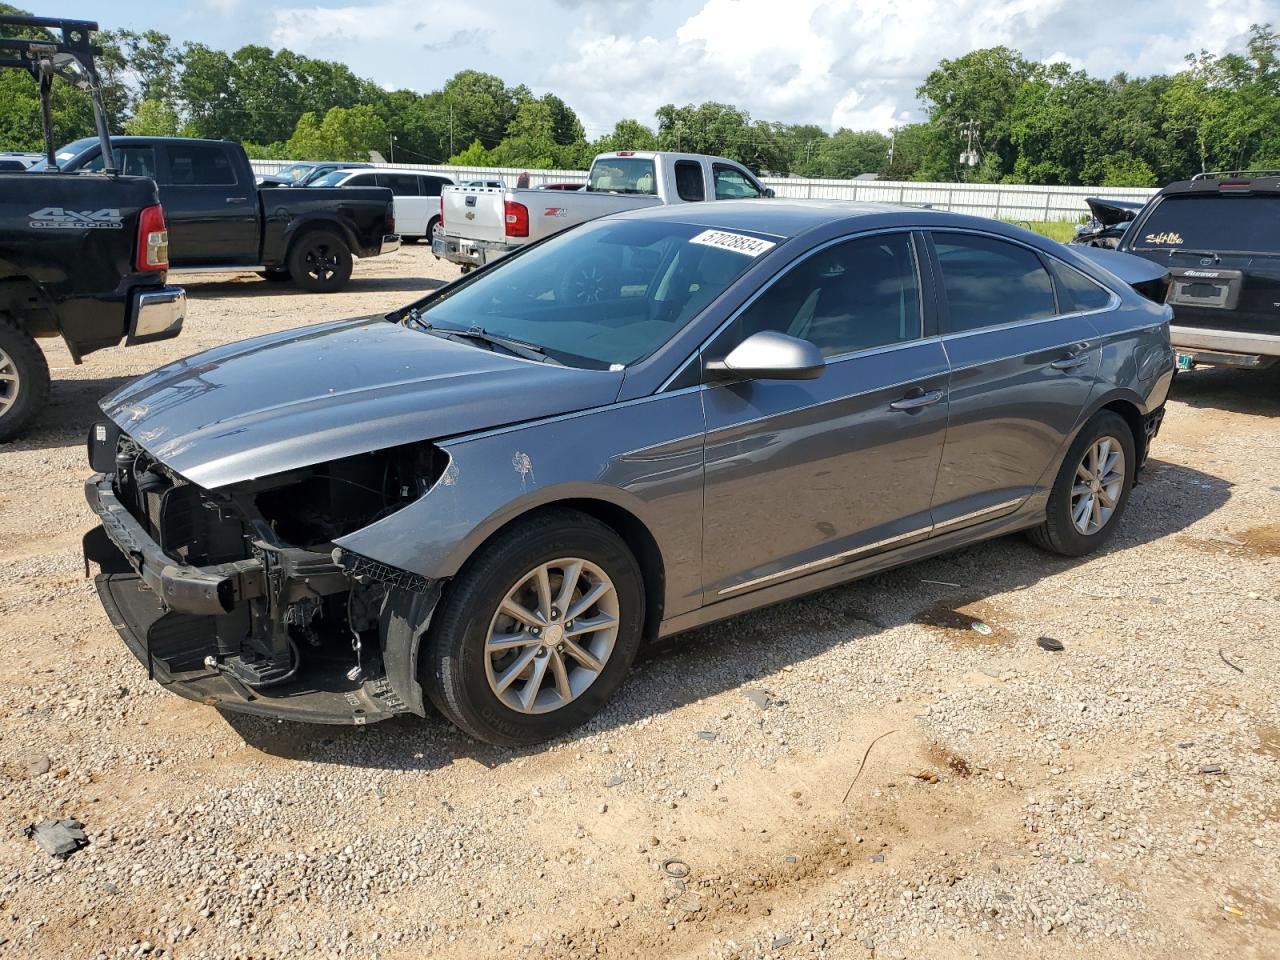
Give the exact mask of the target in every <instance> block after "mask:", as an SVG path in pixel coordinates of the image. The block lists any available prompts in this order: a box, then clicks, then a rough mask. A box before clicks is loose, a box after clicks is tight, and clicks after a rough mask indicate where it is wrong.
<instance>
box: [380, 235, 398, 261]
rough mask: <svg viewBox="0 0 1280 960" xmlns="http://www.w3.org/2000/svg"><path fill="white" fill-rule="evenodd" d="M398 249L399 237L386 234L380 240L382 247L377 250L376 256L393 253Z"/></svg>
mask: <svg viewBox="0 0 1280 960" xmlns="http://www.w3.org/2000/svg"><path fill="white" fill-rule="evenodd" d="M399 249H400V237H399V236H397V235H396V234H394V233H388V234H387V235H386V236H384V237H383V238H382V246H381V247H379V248H378V255H379V256H381V255H382V254H384V253H395V252H396V251H397V250H399Z"/></svg>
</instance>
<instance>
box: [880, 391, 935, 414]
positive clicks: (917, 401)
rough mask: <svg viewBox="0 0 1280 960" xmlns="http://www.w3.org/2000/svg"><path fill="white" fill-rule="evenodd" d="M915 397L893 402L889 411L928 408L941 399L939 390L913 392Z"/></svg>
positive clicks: (906, 397)
mask: <svg viewBox="0 0 1280 960" xmlns="http://www.w3.org/2000/svg"><path fill="white" fill-rule="evenodd" d="M913 393H915V396H910V395H908V396H905V397H903V398H902V399H901V400H895V401H893V403H891V404H889V409H890V410H919V409H920V408H921V407H929V406H932V405H933V404H935V403H937V402H938V401H939V400H941V399H942V397H943V393H942V391H941V390H930V391H929V392H928V393H925V392H924V391H923V390H921V391H919V392H915V391H913Z"/></svg>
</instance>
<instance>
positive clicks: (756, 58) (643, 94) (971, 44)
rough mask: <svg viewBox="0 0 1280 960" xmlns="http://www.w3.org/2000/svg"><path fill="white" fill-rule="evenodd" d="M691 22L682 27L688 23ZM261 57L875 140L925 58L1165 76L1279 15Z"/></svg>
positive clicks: (1118, 10) (415, 40)
mask: <svg viewBox="0 0 1280 960" xmlns="http://www.w3.org/2000/svg"><path fill="white" fill-rule="evenodd" d="M691 10H692V12H690V11H691ZM272 18H273V29H272V32H271V38H270V39H271V42H272V43H273V44H275V45H283V46H289V47H291V48H292V49H295V50H298V51H299V52H302V53H307V54H310V55H313V56H322V57H331V58H335V59H341V60H344V61H346V62H347V63H349V64H350V65H351V66H352V68H353V69H354V70H355V71H356V72H357V73H360V74H361V75H364V76H371V77H372V78H374V79H375V80H377V81H378V82H379V83H383V84H384V85H389V86H407V87H410V88H412V89H417V90H424V91H425V90H430V89H433V88H435V87H438V86H439V85H440V84H441V83H442V82H443V80H444V79H446V78H447V77H448V76H449V75H450V74H452V73H453V72H455V71H456V70H459V69H463V68H464V67H473V68H475V69H479V70H487V71H490V72H493V73H496V74H498V75H499V76H501V77H503V79H505V80H506V81H507V82H508V83H513V84H514V83H526V84H528V85H529V86H530V87H532V88H533V89H534V90H536V91H538V92H542V91H546V90H552V91H554V92H556V93H558V94H559V95H560V96H562V97H563V98H564V99H565V100H566V101H567V102H568V103H569V104H570V105H571V106H573V107H574V109H576V110H577V111H578V113H579V114H580V116H581V117H582V119H583V122H584V123H585V124H586V126H587V128H588V133H589V134H590V135H593V136H594V135H598V134H599V133H602V132H605V131H606V130H608V129H609V128H611V127H612V125H613V123H614V122H615V121H616V120H618V119H620V118H622V117H635V118H638V119H640V120H643V121H645V122H652V118H653V111H654V110H655V109H656V108H657V107H658V106H660V105H661V104H663V103H677V104H683V103H698V102H701V101H704V100H720V101H724V102H728V103H733V104H737V105H738V106H741V107H744V108H746V109H747V110H749V111H750V112H751V114H752V116H754V117H756V118H758V119H765V120H782V121H788V122H811V123H819V124H821V125H823V126H824V127H827V128H834V127H839V126H848V127H853V128H855V129H859V128H862V129H865V128H876V129H882V130H883V129H888V128H889V127H891V126H893V125H894V124H895V123H899V122H902V121H903V120H904V119H909V118H914V117H918V116H919V114H920V104H919V102H918V100H917V98H916V94H915V90H916V87H917V86H919V84H920V83H921V82H922V81H923V79H924V77H925V76H926V74H927V73H928V72H929V71H930V70H931V69H933V67H934V66H935V65H936V64H937V62H938V60H939V59H941V58H944V57H957V56H961V55H963V54H965V53H967V52H969V51H970V50H973V49H977V48H980V47H989V46H994V45H996V44H1005V45H1007V46H1010V47H1014V48H1016V49H1018V50H1020V51H1022V53H1023V54H1025V55H1026V56H1027V57H1029V58H1031V59H1033V60H1041V61H1043V62H1052V61H1065V62H1067V63H1069V64H1071V65H1072V67H1074V68H1083V69H1086V70H1088V71H1089V72H1090V73H1092V74H1095V75H1097V76H1103V77H1109V76H1111V75H1113V74H1115V73H1119V72H1125V73H1128V74H1130V75H1144V74H1149V73H1153V72H1167V71H1171V70H1177V69H1179V68H1180V67H1181V66H1182V61H1183V57H1184V56H1185V55H1186V54H1187V53H1190V52H1193V51H1196V50H1199V49H1200V48H1201V47H1206V48H1208V49H1209V50H1212V51H1215V52H1221V51H1222V50H1223V49H1225V48H1228V47H1235V48H1238V47H1239V46H1240V45H1241V42H1242V40H1243V38H1244V36H1245V34H1246V32H1247V30H1248V27H1249V25H1250V24H1251V23H1261V22H1266V21H1267V20H1268V19H1270V20H1273V21H1274V20H1280V16H1277V10H1276V7H1275V0H1129V2H1127V3H1126V2H1117V0H912V2H911V3H910V4H904V3H887V2H885V0H788V2H787V3H780V2H778V0H700V2H699V4H694V5H692V6H691V5H690V4H688V3H687V2H684V0H613V2H610V3H604V2H592V0H557V3H555V4H554V5H550V6H547V5H543V6H541V7H540V8H538V9H537V10H536V11H534V10H531V9H530V6H529V5H528V4H527V3H526V2H520V0H491V2H487V3H484V4H480V5H476V6H468V7H459V6H457V5H454V4H448V5H446V4H441V3H431V4H423V3H421V2H415V0H374V2H371V3H361V2H358V0H350V2H349V3H348V5H347V6H338V7H325V8H322V9H317V8H314V7H303V6H299V7H297V8H292V9H291V8H279V7H277V8H275V10H274V12H273V13H272Z"/></svg>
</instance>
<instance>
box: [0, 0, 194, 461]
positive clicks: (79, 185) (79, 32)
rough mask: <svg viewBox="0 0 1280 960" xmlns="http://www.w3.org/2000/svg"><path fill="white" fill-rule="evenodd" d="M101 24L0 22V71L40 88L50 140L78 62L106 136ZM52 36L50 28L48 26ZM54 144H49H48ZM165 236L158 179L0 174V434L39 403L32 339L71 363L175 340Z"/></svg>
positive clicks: (43, 367) (176, 306)
mask: <svg viewBox="0 0 1280 960" xmlns="http://www.w3.org/2000/svg"><path fill="white" fill-rule="evenodd" d="M96 29H97V25H96V24H93V23H89V22H86V21H74V20H55V19H51V18H43V17H9V16H6V17H3V18H0V32H4V33H7V32H9V31H10V30H12V31H14V32H25V33H26V34H27V36H24V37H13V38H10V37H3V38H0V68H15V69H20V70H25V71H27V72H29V73H32V74H33V75H34V76H35V78H36V80H37V82H39V83H40V94H41V101H42V112H43V114H44V120H45V131H46V139H47V135H48V132H49V130H50V129H51V126H52V124H51V123H50V107H49V91H50V89H51V82H52V79H53V77H54V76H55V75H59V74H65V73H66V71H67V70H68V69H70V68H69V67H68V64H69V63H74V64H76V65H77V66H76V67H75V69H76V70H77V73H76V74H75V77H74V78H75V79H78V80H82V81H83V82H85V83H86V85H87V86H88V87H89V89H90V91H91V92H92V94H93V96H94V102H95V107H96V108H97V109H96V110H95V113H96V114H97V118H96V119H97V123H98V129H99V132H100V134H101V136H102V137H103V139H104V140H108V139H109V134H108V133H107V128H106V122H105V114H104V113H103V112H102V110H101V100H100V95H99V92H98V79H97V71H96V68H95V66H94V55H95V54H96V53H97V52H98V51H97V48H96V47H94V46H93V45H92V44H91V43H90V42H89V36H90V32H91V31H93V30H96ZM48 31H56V33H55V32H48ZM50 146H51V144H50ZM168 242H169V241H168V234H167V232H166V230H165V221H164V211H163V209H162V208H161V207H160V200H159V195H158V193H157V191H156V185H155V181H153V180H147V179H143V178H139V177H126V176H120V175H119V174H118V173H117V172H116V171H114V170H108V171H105V172H104V174H103V175H101V176H96V177H81V176H74V175H71V174H62V173H52V172H46V173H41V174H32V173H24V172H18V173H0V440H7V439H9V438H11V437H14V436H16V435H17V434H18V433H19V432H21V431H22V429H23V428H24V427H26V426H27V425H28V424H29V423H30V422H31V420H32V418H33V417H34V416H35V415H36V414H37V413H38V412H39V411H40V409H41V407H43V405H44V402H45V400H46V398H47V397H48V393H49V365H48V363H47V361H46V360H45V358H44V354H43V353H42V352H41V351H40V348H39V346H38V345H37V344H36V339H35V338H37V337H61V338H62V339H63V340H64V341H65V342H66V344H67V348H68V349H69V350H70V351H71V356H72V359H73V360H75V362H76V363H79V362H80V359H81V358H82V357H83V356H85V354H88V353H92V352H93V351H95V350H100V349H102V348H103V347H110V346H115V345H116V344H119V343H120V342H121V341H123V342H124V343H125V345H126V346H127V345H131V344H137V343H146V342H148V341H152V340H164V339H167V338H169V337H176V336H177V335H178V333H179V331H180V330H181V329H182V321H183V319H184V317H185V315H186V294H184V293H183V291H182V290H181V289H180V288H178V287H171V286H168V285H167V283H166V278H167V271H168V267H169V264H168V259H167V258H168Z"/></svg>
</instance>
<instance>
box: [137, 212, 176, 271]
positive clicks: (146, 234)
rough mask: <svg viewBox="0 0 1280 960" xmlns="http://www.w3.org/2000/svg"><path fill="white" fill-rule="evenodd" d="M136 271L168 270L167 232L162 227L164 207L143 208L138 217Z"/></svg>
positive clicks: (163, 226)
mask: <svg viewBox="0 0 1280 960" xmlns="http://www.w3.org/2000/svg"><path fill="white" fill-rule="evenodd" d="M133 265H134V267H135V268H136V269H138V270H168V269H169V231H168V229H167V228H166V227H165V225H164V207H162V206H160V204H158V203H157V204H156V205H155V206H152V207H144V208H143V210H142V214H141V216H139V217H138V255H137V257H136V258H135V259H134V264H133Z"/></svg>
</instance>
